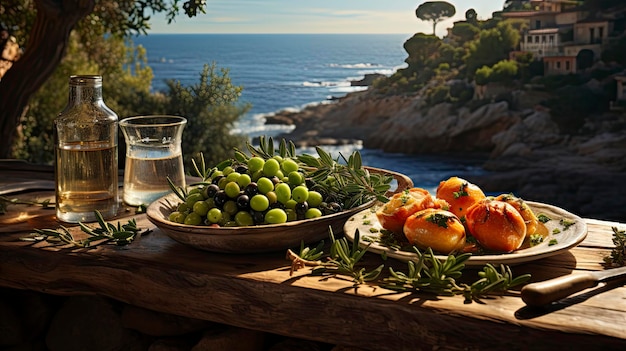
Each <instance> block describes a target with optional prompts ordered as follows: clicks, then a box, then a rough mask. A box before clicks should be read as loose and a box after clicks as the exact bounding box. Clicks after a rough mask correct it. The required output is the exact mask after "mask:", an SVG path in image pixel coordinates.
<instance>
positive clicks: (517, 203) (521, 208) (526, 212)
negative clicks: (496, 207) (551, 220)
mask: <svg viewBox="0 0 626 351" xmlns="http://www.w3.org/2000/svg"><path fill="white" fill-rule="evenodd" d="M495 200H498V201H504V202H506V203H508V204H510V205H513V207H515V209H516V210H517V212H519V214H520V215H522V218H524V223H526V235H527V236H528V235H532V234H535V232H536V231H537V225H539V220H538V219H537V216H535V213H534V212H533V210H532V209H531V208H530V206H528V204H527V203H526V202H525V201H524V200H522V199H521V198H519V197H516V196H515V195H513V194H501V195H498V196H497V197H496V198H495Z"/></svg>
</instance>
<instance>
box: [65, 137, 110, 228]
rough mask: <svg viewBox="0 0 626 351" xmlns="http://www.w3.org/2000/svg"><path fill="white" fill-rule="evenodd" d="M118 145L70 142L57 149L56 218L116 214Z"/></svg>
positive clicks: (74, 219)
mask: <svg viewBox="0 0 626 351" xmlns="http://www.w3.org/2000/svg"><path fill="white" fill-rule="evenodd" d="M116 160H117V146H113V147H111V146H109V145H97V144H94V143H80V142H78V143H67V144H64V145H62V146H60V147H58V148H57V159H56V164H57V185H56V186H57V200H56V201H57V208H58V212H57V217H58V219H59V220H61V221H64V222H81V221H90V220H93V219H94V211H96V210H97V211H99V212H100V213H101V214H102V215H103V217H105V218H107V217H112V216H115V215H116V214H117V201H118V199H117V196H115V195H116V194H117V187H118V182H117V168H116V167H115V168H114V167H111V164H112V163H115V162H117V161H116Z"/></svg>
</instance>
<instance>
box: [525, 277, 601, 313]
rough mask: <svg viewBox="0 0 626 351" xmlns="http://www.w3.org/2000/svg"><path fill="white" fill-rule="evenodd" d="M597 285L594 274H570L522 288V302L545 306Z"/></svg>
mask: <svg viewBox="0 0 626 351" xmlns="http://www.w3.org/2000/svg"><path fill="white" fill-rule="evenodd" d="M596 285H598V278H597V277H595V276H594V275H593V274H589V273H581V274H570V275H566V276H563V277H558V278H554V279H550V280H546V281H543V282H538V283H532V284H528V285H526V286H524V287H523V288H522V291H521V294H522V300H523V301H524V302H525V303H526V304H527V305H529V306H543V305H547V304H549V303H551V302H554V301H558V300H560V299H563V298H565V297H568V296H570V295H572V294H573V293H576V292H579V291H581V290H584V289H587V288H593V287H594V286H596Z"/></svg>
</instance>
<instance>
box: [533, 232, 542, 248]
mask: <svg viewBox="0 0 626 351" xmlns="http://www.w3.org/2000/svg"><path fill="white" fill-rule="evenodd" d="M542 242H543V235H541V234H531V235H530V246H537V245H539V244H541V243H542Z"/></svg>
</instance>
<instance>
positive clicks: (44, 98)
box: [3, 0, 249, 166]
mask: <svg viewBox="0 0 626 351" xmlns="http://www.w3.org/2000/svg"><path fill="white" fill-rule="evenodd" d="M185 3H186V4H189V5H185V6H187V7H189V6H190V7H189V8H188V9H187V8H185V9H184V11H185V13H187V11H194V10H193V8H194V7H196V8H199V7H198V6H200V5H202V6H204V1H187V2H185ZM168 4H171V5H172V6H173V5H175V6H178V5H180V4H181V1H179V0H174V1H164V0H152V1H147V2H142V4H140V5H141V6H139V7H142V8H143V10H142V9H141V8H139V7H138V8H135V5H136V4H135V2H134V1H130V0H125V1H122V2H117V3H113V2H109V1H102V2H98V4H97V5H96V8H95V9H94V11H93V13H91V14H90V15H89V16H88V18H87V19H85V20H83V21H81V22H79V24H78V25H77V28H76V29H75V30H74V31H73V32H72V34H71V36H70V40H69V45H68V48H67V53H66V55H65V57H64V59H63V60H62V61H61V63H60V64H59V66H58V67H57V69H56V70H55V72H54V73H53V75H52V76H51V77H50V78H49V79H48V80H47V81H46V83H45V84H44V85H43V86H42V88H41V89H40V90H39V91H38V92H37V93H36V94H35V95H34V96H33V97H32V98H31V100H30V101H29V105H28V108H27V110H26V113H24V115H23V117H22V119H21V124H20V127H19V129H18V130H19V133H20V134H19V137H18V138H16V140H15V147H14V150H15V153H14V155H13V156H14V157H16V158H20V159H25V160H28V161H31V162H34V163H51V162H52V161H53V158H54V140H53V129H52V125H53V120H54V118H55V117H56V115H57V114H58V113H59V111H61V110H62V109H63V107H64V106H65V104H66V103H67V94H68V88H67V79H68V77H69V76H70V75H74V74H99V75H102V76H103V80H104V81H103V97H104V101H105V103H106V104H107V106H109V107H110V108H111V109H112V110H113V111H115V112H116V113H117V114H118V116H119V118H120V119H122V118H124V117H128V116H133V115H146V114H165V113H169V114H180V115H184V116H185V117H187V119H188V125H187V128H186V130H185V132H184V133H183V138H184V140H183V150H184V151H183V152H185V155H186V160H189V159H191V158H192V157H193V156H194V155H195V154H197V152H198V151H200V150H207V149H208V151H210V154H209V155H210V156H209V157H210V158H211V160H213V159H223V158H224V157H225V155H226V154H227V153H229V152H230V151H231V150H232V148H233V147H235V146H241V145H242V139H243V138H242V137H239V136H233V135H231V134H230V130H231V128H232V127H233V123H235V121H236V120H237V119H238V118H240V117H241V115H242V114H243V113H245V112H246V111H247V110H248V108H249V106H247V105H242V106H236V104H237V99H238V98H239V96H240V95H241V89H242V88H240V87H233V86H232V83H231V82H230V78H228V75H227V71H222V73H221V74H218V72H217V70H216V68H215V65H213V66H209V67H205V71H204V72H202V73H201V74H200V77H201V78H200V83H199V84H197V85H195V86H193V87H183V86H181V85H180V83H176V82H168V88H169V90H168V91H166V92H165V93H152V92H151V91H150V85H151V82H152V78H153V74H152V70H151V69H150V67H148V66H147V53H146V51H145V49H144V48H143V47H140V46H139V47H137V46H135V45H134V44H133V43H132V41H131V40H129V39H127V38H128V36H129V33H132V32H136V31H140V32H141V31H145V29H146V28H147V26H148V25H149V24H148V22H147V20H148V19H149V17H148V16H142V15H141V13H142V11H144V10H147V9H150V8H151V6H156V9H157V10H159V11H166V12H167V17H168V20H172V19H173V18H174V16H175V15H176V14H177V13H178V12H180V11H181V9H178V8H173V7H169V5H168ZM3 6H4V5H3ZM6 8H7V9H9V10H10V11H12V12H11V13H13V12H15V11H18V10H23V11H21V12H20V13H19V14H17V15H16V16H15V18H14V19H13V25H12V28H15V32H14V33H21V34H22V38H23V39H24V41H25V42H28V40H27V39H28V36H27V34H26V33H28V30H29V26H28V20H30V19H32V18H34V15H35V9H34V5H33V3H31V2H29V1H17V2H15V3H13V2H11V3H10V4H9V5H8V6H7V7H6ZM196 12H197V10H196ZM126 15H128V16H130V17H132V18H126V17H125V16H126ZM133 16H134V17H133ZM131 22H132V23H131ZM129 23H130V24H129ZM119 145H120V157H119V161H120V166H123V164H124V145H125V144H124V141H123V137H122V136H121V133H120V140H119ZM205 145H206V147H205Z"/></svg>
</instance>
